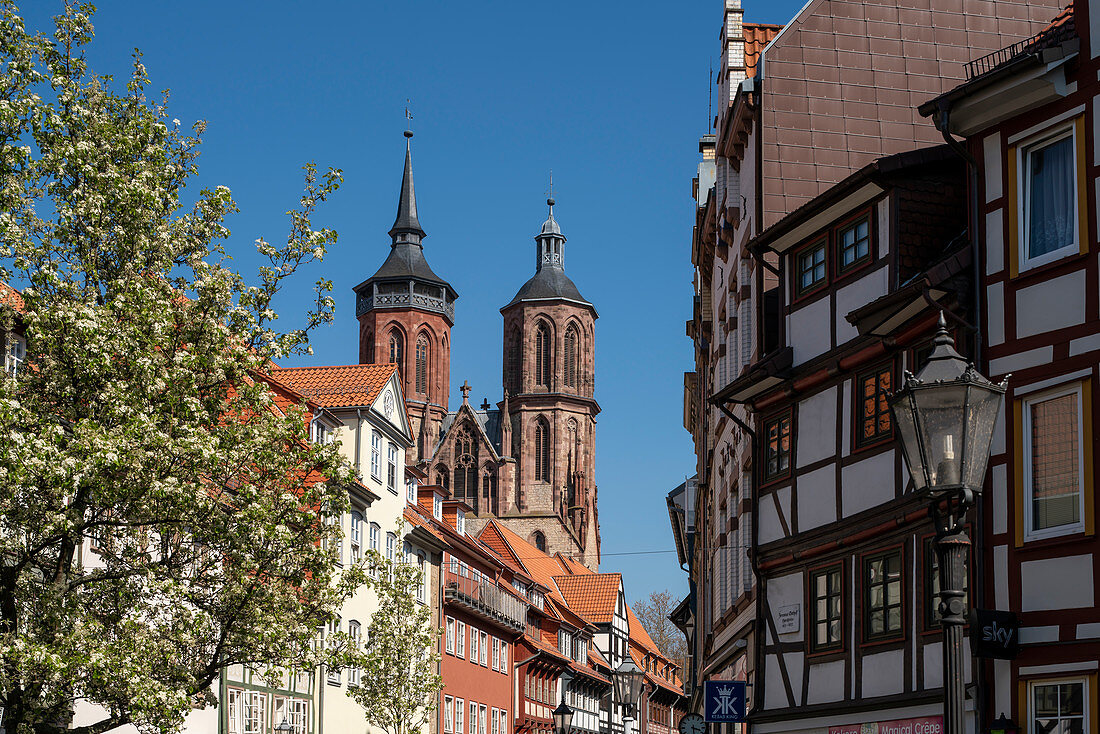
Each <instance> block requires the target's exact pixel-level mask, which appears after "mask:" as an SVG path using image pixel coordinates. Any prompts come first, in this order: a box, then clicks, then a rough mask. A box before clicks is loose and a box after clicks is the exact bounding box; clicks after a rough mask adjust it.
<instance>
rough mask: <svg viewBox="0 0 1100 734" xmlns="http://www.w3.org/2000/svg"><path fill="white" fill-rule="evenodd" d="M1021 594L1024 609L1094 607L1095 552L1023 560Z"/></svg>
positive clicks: (1026, 610)
mask: <svg viewBox="0 0 1100 734" xmlns="http://www.w3.org/2000/svg"><path fill="white" fill-rule="evenodd" d="M1020 595H1021V605H1020V606H1021V608H1022V609H1023V611H1025V612H1033V611H1038V610H1043V609H1079V608H1082V607H1092V606H1094V605H1095V603H1096V594H1095V591H1094V587H1093V578H1092V554H1091V553H1086V554H1084V555H1079V556H1062V557H1061V558H1045V559H1042V560H1038V561H1027V562H1025V563H1021V564H1020Z"/></svg>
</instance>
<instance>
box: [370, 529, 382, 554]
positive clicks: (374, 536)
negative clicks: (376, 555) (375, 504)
mask: <svg viewBox="0 0 1100 734" xmlns="http://www.w3.org/2000/svg"><path fill="white" fill-rule="evenodd" d="M381 533H382V528H381V527H380V526H379V525H378V523H376V522H372V523H371V524H370V549H371V550H372V551H377V552H381V551H382V548H381V547H380V546H379V541H378V538H379V536H380V535H381Z"/></svg>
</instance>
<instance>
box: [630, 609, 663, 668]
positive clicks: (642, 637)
mask: <svg viewBox="0 0 1100 734" xmlns="http://www.w3.org/2000/svg"><path fill="white" fill-rule="evenodd" d="M626 619H627V621H628V622H630V640H631V641H632V642H636V643H638V645H639V646H640V647H642V648H644V649H645V650H646V652H649V653H652V654H654V655H660V656H661V657H662V658H663V657H664V654H663V653H662V652H661V649H660V648H659V647H657V644H656V643H655V642H653V638H652V637H650V636H649V633H648V632H646V629H645V627H643V626H642V623H641V621H640V620H639V619H638V618H637V617H636V616H634V610H633V609H631V608H630V605H629V604H628V605H627V607H626Z"/></svg>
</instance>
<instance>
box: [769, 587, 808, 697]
mask: <svg viewBox="0 0 1100 734" xmlns="http://www.w3.org/2000/svg"><path fill="white" fill-rule="evenodd" d="M802 577H803V574H802V573H801V572H799V573H791V574H787V575H786V576H777V577H775V578H773V579H768V609H769V610H770V612H771V620H772V624H773V625H775V628H776V629H779V608H780V607H787V606H791V605H792V604H797V605H798V606H799V608H800V611H801V614H800V615H799V625H798V632H790V633H788V634H785V635H779V641H780V642H801V641H802V639H803V630H804V629H805V627H806V614H805V611H806V610H805V609H801V607H802V606H803V604H802V602H803V601H804V596H805V594H804V589H803V585H802V584H803V578H802ZM768 630H769V637H770V635H771V632H770V630H771V626H769V627H768ZM799 680H800V681H801V680H802V679H801V677H799Z"/></svg>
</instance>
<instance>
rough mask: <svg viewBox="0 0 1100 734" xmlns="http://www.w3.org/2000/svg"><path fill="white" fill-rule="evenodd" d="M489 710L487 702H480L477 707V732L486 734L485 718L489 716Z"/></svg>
mask: <svg viewBox="0 0 1100 734" xmlns="http://www.w3.org/2000/svg"><path fill="white" fill-rule="evenodd" d="M488 713H489V710H488V707H487V706H486V705H485V704H483V703H482V704H478V707H477V734H485V718H486V716H488Z"/></svg>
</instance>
